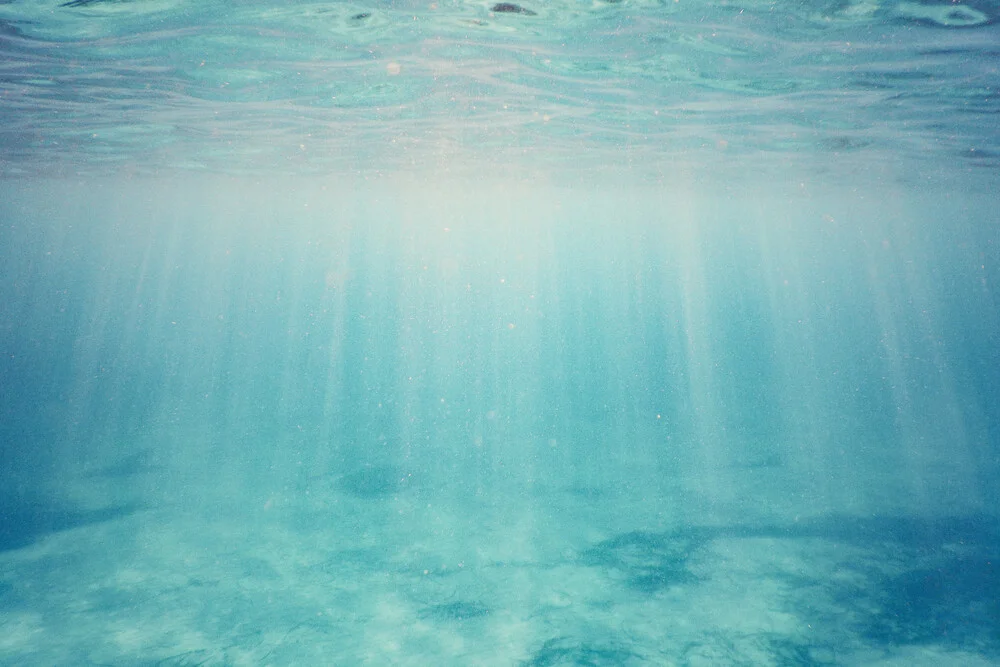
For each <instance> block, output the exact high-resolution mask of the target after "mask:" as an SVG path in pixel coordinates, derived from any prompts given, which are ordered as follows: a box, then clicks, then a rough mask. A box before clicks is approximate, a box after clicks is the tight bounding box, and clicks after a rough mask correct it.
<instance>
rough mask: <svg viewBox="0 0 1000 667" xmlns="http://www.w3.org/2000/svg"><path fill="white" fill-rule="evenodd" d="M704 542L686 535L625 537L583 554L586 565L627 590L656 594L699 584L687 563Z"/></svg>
mask: <svg viewBox="0 0 1000 667" xmlns="http://www.w3.org/2000/svg"><path fill="white" fill-rule="evenodd" d="M703 543H704V540H701V539H698V538H697V537H695V536H691V535H687V534H684V533H651V532H643V531H635V532H629V533H622V534H620V535H617V536H615V537H612V538H610V539H607V540H604V541H603V542H599V543H598V544H595V545H594V546H592V547H590V548H589V549H587V550H586V551H584V552H583V553H582V554H581V557H580V560H581V562H582V563H583V564H584V565H588V566H591V567H600V568H604V569H606V570H607V571H608V572H609V573H611V576H612V577H614V578H621V579H623V580H624V582H625V585H626V586H628V588H630V589H632V590H634V591H638V592H642V593H648V594H652V593H656V592H658V591H660V590H662V589H664V588H668V587H670V586H673V585H677V584H686V583H692V582H694V581H696V578H695V577H694V575H692V574H691V573H690V572H689V570H688V561H689V559H690V558H691V555H692V554H693V553H694V551H695V550H696V549H698V547H700V546H702V544H703Z"/></svg>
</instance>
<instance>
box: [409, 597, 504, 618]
mask: <svg viewBox="0 0 1000 667" xmlns="http://www.w3.org/2000/svg"><path fill="white" fill-rule="evenodd" d="M492 611H493V610H492V609H490V608H489V607H487V606H486V605H484V604H482V603H480V602H474V601H468V600H459V601H456V602H447V603H444V604H432V605H428V606H426V607H424V608H423V609H421V610H420V612H419V616H420V618H421V619H424V620H428V621H467V620H470V619H475V618H484V617H486V616H489V615H490V614H491V613H492Z"/></svg>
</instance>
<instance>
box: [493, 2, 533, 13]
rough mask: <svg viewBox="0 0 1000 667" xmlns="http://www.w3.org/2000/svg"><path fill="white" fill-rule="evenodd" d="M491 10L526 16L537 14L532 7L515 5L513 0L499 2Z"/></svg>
mask: <svg viewBox="0 0 1000 667" xmlns="http://www.w3.org/2000/svg"><path fill="white" fill-rule="evenodd" d="M490 11H491V12H494V13H496V14H523V15H524V16H537V14H536V13H535V12H533V11H531V10H530V9H526V8H524V7H522V6H521V5H515V4H514V3H513V2H498V3H497V4H495V5H493V6H492V7H490Z"/></svg>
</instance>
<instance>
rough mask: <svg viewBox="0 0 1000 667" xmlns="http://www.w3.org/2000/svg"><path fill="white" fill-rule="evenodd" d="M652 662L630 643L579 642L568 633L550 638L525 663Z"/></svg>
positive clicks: (594, 665) (548, 666)
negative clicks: (631, 647) (567, 634)
mask: <svg viewBox="0 0 1000 667" xmlns="http://www.w3.org/2000/svg"><path fill="white" fill-rule="evenodd" d="M646 664H649V662H647V661H646V660H645V659H644V658H643V657H642V656H640V655H639V654H638V653H635V652H633V651H632V649H630V648H629V647H628V646H626V645H623V644H619V643H616V642H601V641H596V640H595V641H585V642H578V641H576V640H574V639H571V638H569V637H557V638H555V639H550V640H548V641H547V642H545V643H544V644H542V646H541V648H539V649H538V650H537V651H535V653H534V654H532V656H531V657H530V658H529V659H528V660H526V661H524V662H522V663H521V665H522V666H523V667H585V666H586V667H613V666H618V667H628V666H630V665H636V666H638V665H646Z"/></svg>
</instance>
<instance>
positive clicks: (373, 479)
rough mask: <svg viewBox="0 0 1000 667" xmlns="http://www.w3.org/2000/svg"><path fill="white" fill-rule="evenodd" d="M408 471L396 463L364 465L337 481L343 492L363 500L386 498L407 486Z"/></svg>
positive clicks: (409, 479) (408, 480)
mask: <svg viewBox="0 0 1000 667" xmlns="http://www.w3.org/2000/svg"><path fill="white" fill-rule="evenodd" d="M410 481H411V475H410V473H409V472H408V471H407V470H406V469H404V468H402V467H401V466H396V465H366V466H364V467H362V468H360V469H358V470H355V471H354V472H351V473H348V474H346V475H344V476H343V477H341V478H340V479H339V480H338V481H337V487H338V488H339V489H340V490H341V491H343V492H344V493H346V494H348V495H351V496H354V497H355V498H361V499H365V500H378V499H380V498H388V497H390V496H392V495H395V494H396V493H399V492H400V491H402V490H403V489H405V488H407V487H408V486H409V484H410Z"/></svg>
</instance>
